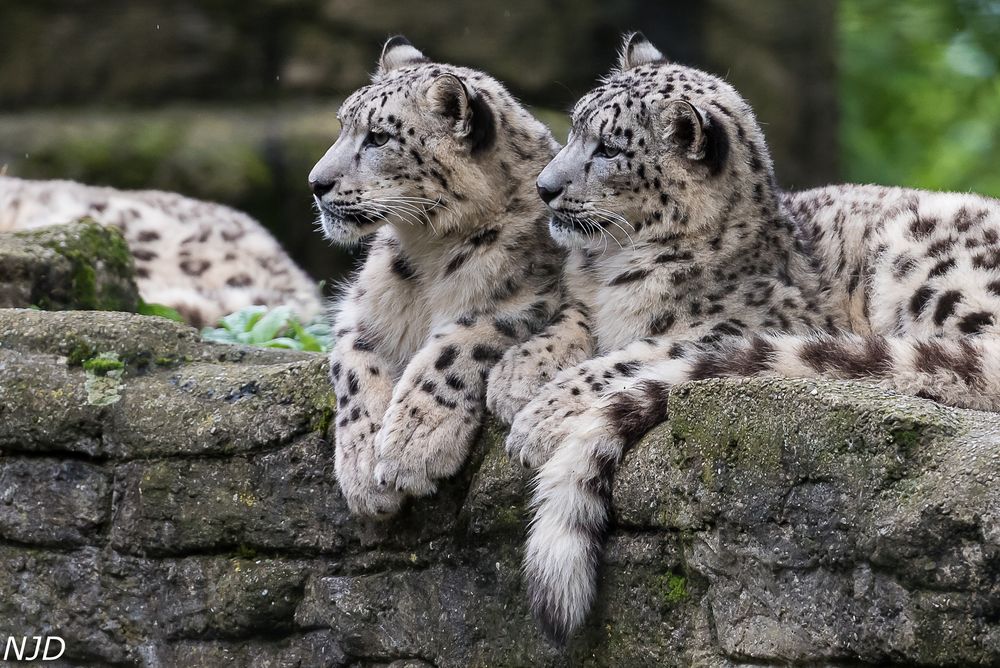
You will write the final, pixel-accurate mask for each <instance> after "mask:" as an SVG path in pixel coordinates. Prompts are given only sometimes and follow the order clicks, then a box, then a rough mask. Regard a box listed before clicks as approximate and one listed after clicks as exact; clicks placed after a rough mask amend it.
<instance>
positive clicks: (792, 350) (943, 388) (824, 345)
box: [689, 334, 1000, 410]
mask: <svg viewBox="0 0 1000 668" xmlns="http://www.w3.org/2000/svg"><path fill="white" fill-rule="evenodd" d="M689 354H691V356H692V358H693V359H692V364H691V368H690V379H691V380H699V379H703V378H719V377H727V376H728V377H733V376H736V377H740V376H772V377H783V378H825V379H833V380H861V381H866V382H869V383H874V384H876V385H879V386H881V387H884V388H886V389H892V390H896V391H897V392H901V393H903V394H909V395H912V396H917V397H923V398H925V399H933V400H934V401H937V402H940V403H943V404H947V405H949V406H957V407H960V408H974V409H979V410H1000V337H993V336H976V337H973V336H967V337H960V338H954V339H944V338H926V337H923V338H910V337H888V336H857V335H836V336H834V335H826V334H823V335H819V334H817V335H811V336H796V335H791V334H771V335H761V336H753V337H749V338H743V339H733V340H728V341H724V342H722V343H720V344H718V345H717V346H715V347H713V348H712V349H704V348H702V349H700V350H696V351H694V352H693V353H689Z"/></svg>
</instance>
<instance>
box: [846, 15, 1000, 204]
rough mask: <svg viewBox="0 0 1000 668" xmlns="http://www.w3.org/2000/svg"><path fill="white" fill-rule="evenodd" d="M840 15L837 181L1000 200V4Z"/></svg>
mask: <svg viewBox="0 0 1000 668" xmlns="http://www.w3.org/2000/svg"><path fill="white" fill-rule="evenodd" d="M839 6H840V23H841V45H840V54H841V59H840V65H841V75H842V76H841V90H840V98H841V113H842V119H841V120H842V134H841V136H842V150H843V157H844V165H845V168H846V170H845V171H846V173H845V174H844V176H845V180H847V181H852V182H869V183H872V182H873V183H882V184H887V185H905V186H915V187H921V188H930V189H935V190H956V191H967V190H971V191H974V192H979V193H983V194H988V195H994V196H1000V170H998V169H997V164H998V163H997V156H998V154H1000V123H998V120H997V119H1000V76H998V70H1000V2H997V1H996V0H951V1H945V0H908V1H907V2H885V1H884V0H842V1H841V3H840V5H839Z"/></svg>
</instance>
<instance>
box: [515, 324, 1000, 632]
mask: <svg viewBox="0 0 1000 668" xmlns="http://www.w3.org/2000/svg"><path fill="white" fill-rule="evenodd" d="M733 376H736V377H747V376H756V377H760V376H771V377H787V378H829V379H855V380H865V381H869V382H874V383H876V384H878V385H881V386H883V387H887V388H891V389H895V390H898V391H900V392H904V393H907V394H912V395H917V396H923V397H925V398H932V399H935V400H937V401H941V402H943V403H946V404H950V405H955V406H962V407H966V408H977V409H986V410H1000V338H991V337H981V338H964V339H905V338H892V337H881V336H868V337H862V336H853V335H844V336H829V335H815V336H795V335H762V336H754V337H749V338H739V339H732V340H728V341H723V342H719V343H715V344H712V345H706V344H702V343H688V344H684V343H682V344H678V345H675V346H673V348H671V349H670V351H669V353H668V354H667V355H665V359H663V360H660V361H657V362H653V363H651V364H649V365H647V366H646V367H644V368H643V369H642V370H641V371H640V372H639V373H637V374H636V383H635V384H634V385H633V386H632V387H631V388H630V389H628V390H626V391H624V392H619V393H616V394H614V395H611V396H609V397H606V398H605V400H604V401H603V404H604V405H603V408H601V410H600V411H599V412H597V413H594V414H593V416H592V417H589V418H586V420H587V421H586V422H584V423H581V426H580V428H579V429H577V430H576V431H575V432H574V433H573V435H572V436H571V437H570V438H569V439H568V440H567V441H566V442H565V443H563V444H562V445H561V446H560V447H559V448H557V449H556V451H555V453H554V454H553V456H552V457H551V459H549V460H548V461H547V462H546V463H545V464H543V465H542V466H541V467H540V468H539V471H538V475H537V477H536V480H535V490H534V495H533V499H532V507H533V509H534V518H533V519H532V522H531V527H530V531H529V534H528V542H527V547H526V551H525V575H526V578H527V581H528V590H529V596H530V601H531V607H532V611H533V612H534V614H535V617H536V619H538V620H539V622H540V624H541V626H542V628H543V630H544V631H545V633H546V634H547V635H548V636H549V637H550V638H551V639H553V640H554V641H556V642H559V643H564V642H565V641H566V639H567V638H568V637H569V635H570V634H571V633H572V632H573V631H574V630H576V628H578V627H579V626H580V624H581V623H582V622H583V620H584V618H585V616H586V614H587V612H588V611H589V609H590V607H591V605H592V604H593V601H594V597H595V593H596V586H597V585H596V582H597V571H598V568H599V566H600V562H601V555H602V551H603V546H604V541H605V537H606V534H607V529H608V525H609V523H610V519H611V487H612V477H613V475H614V471H615V469H616V468H617V466H618V463H619V462H620V461H621V457H622V455H623V454H624V453H625V451H626V450H627V448H628V447H630V446H631V445H633V444H634V443H636V442H637V441H638V440H639V439H640V438H641V437H642V436H643V434H645V433H646V432H647V431H648V430H649V429H651V428H652V427H653V426H654V425H656V424H657V423H659V422H662V421H663V420H664V419H666V417H667V398H668V394H669V390H670V387H671V386H673V385H675V384H676V383H678V382H683V381H686V380H700V379H706V378H720V377H733Z"/></svg>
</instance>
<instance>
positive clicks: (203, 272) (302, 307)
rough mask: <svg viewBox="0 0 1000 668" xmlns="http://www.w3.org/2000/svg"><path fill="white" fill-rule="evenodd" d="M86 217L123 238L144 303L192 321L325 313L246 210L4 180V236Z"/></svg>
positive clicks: (0, 191) (312, 288) (309, 284)
mask: <svg viewBox="0 0 1000 668" xmlns="http://www.w3.org/2000/svg"><path fill="white" fill-rule="evenodd" d="M84 216H89V217H91V218H93V219H94V220H96V221H97V222H99V223H102V224H104V225H110V226H113V227H116V228H118V229H119V230H120V231H121V232H122V235H123V236H124V237H125V241H126V242H127V243H128V246H129V248H130V249H131V251H132V255H133V257H134V258H135V263H136V279H137V283H138V286H139V292H140V294H141V295H142V298H143V299H144V300H145V301H147V302H150V303H157V304H164V305H166V306H170V307H172V308H174V309H177V311H179V312H180V313H181V315H182V316H184V319H185V320H186V321H187V322H188V323H190V324H192V325H195V326H202V325H211V324H214V323H216V322H217V321H218V320H219V318H221V317H222V316H224V315H226V314H228V313H232V312H234V311H238V310H240V309H242V308H244V307H246V306H250V305H252V304H260V305H265V306H279V305H286V306H289V307H291V308H292V310H293V311H295V313H297V314H298V316H299V317H300V318H302V319H305V320H308V319H311V318H313V317H315V316H316V315H317V314H318V313H319V311H320V306H321V304H320V299H319V294H318V290H317V288H316V285H315V283H314V282H313V281H312V280H311V279H310V278H309V277H308V276H307V275H306V274H305V273H304V272H303V271H302V270H301V269H299V268H298V266H296V265H295V263H294V262H293V261H292V259H291V258H290V257H288V255H287V254H286V253H285V251H284V250H282V248H281V246H280V245H279V244H278V242H277V241H276V240H275V239H274V237H272V236H271V235H270V233H268V232H267V230H265V229H264V228H263V226H261V225H260V223H258V222H257V221H255V220H254V219H253V218H251V217H249V216H247V215H246V214H244V213H241V212H239V211H236V210H234V209H231V208H229V207H226V206H223V205H221V204H214V203H211V202H203V201H199V200H195V199H191V198H188V197H184V196H182V195H178V194H176V193H169V192H161V191H156V190H142V191H125V190H116V189H114V188H104V187H95V186H87V185H83V184H80V183H75V182H73V181H29V180H24V179H18V178H13V177H0V230H2V231H14V230H22V229H30V228H34V227H43V226H46V225H53V224H59V223H67V222H70V221H73V220H77V219H79V218H81V217H84Z"/></svg>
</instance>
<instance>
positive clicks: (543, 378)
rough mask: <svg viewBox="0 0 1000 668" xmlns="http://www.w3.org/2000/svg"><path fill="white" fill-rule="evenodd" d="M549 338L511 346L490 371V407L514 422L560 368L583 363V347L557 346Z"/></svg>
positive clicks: (503, 417) (506, 420)
mask: <svg viewBox="0 0 1000 668" xmlns="http://www.w3.org/2000/svg"><path fill="white" fill-rule="evenodd" d="M548 341H549V339H542V340H533V341H528V342H527V343H524V344H522V345H520V346H515V347H513V348H510V349H508V350H507V352H506V353H505V354H504V356H503V358H502V359H501V360H500V361H499V362H498V363H497V364H496V366H494V367H493V369H492V371H490V377H489V382H488V384H487V388H486V407H487V408H488V409H489V410H490V412H492V413H493V414H494V415H496V416H497V417H498V418H500V419H501V420H503V421H504V422H506V423H507V424H511V423H512V422H513V421H514V416H515V415H517V414H518V412H520V411H521V409H523V408H524V407H525V406H526V405H528V403H529V402H531V400H532V399H534V398H536V397H537V396H538V395H539V393H540V392H541V390H542V388H543V387H544V386H545V385H546V383H548V382H549V381H550V380H552V379H553V378H554V377H555V376H556V374H558V373H559V371H560V370H562V369H564V368H566V367H569V366H573V365H574V364H577V363H579V362H580V361H581V360H582V359H583V358H584V357H585V356H586V352H585V351H584V350H583V348H582V347H580V346H577V347H575V348H569V347H564V348H563V349H562V350H560V349H559V348H555V349H554V350H553V347H554V346H553V344H551V343H549V342H548Z"/></svg>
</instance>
